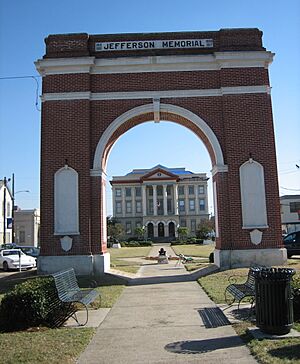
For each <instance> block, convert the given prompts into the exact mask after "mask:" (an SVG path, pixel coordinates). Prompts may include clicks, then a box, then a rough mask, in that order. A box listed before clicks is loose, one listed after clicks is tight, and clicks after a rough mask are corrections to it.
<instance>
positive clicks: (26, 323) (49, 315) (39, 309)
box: [0, 277, 69, 332]
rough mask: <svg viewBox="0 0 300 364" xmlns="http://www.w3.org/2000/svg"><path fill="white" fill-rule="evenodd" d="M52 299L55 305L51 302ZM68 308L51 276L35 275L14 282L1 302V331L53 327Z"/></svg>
mask: <svg viewBox="0 0 300 364" xmlns="http://www.w3.org/2000/svg"><path fill="white" fill-rule="evenodd" d="M54 302H55V305H53V303H54ZM68 310H69V308H68V307H67V306H66V305H64V304H63V303H60V301H59V300H58V296H57V291H56V288H55V283H54V279H53V278H52V277H36V278H33V279H29V280H27V281H26V282H23V283H20V284H17V285H16V286H15V287H14V289H13V290H12V291H10V292H8V293H6V294H5V295H4V297H3V299H2V301H1V304H0V331H2V332H7V331H17V330H25V329H27V328H30V327H37V326H48V327H52V326H54V323H55V321H56V319H57V318H58V317H61V316H62V314H63V312H66V311H68Z"/></svg>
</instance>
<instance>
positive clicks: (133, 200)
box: [131, 187, 136, 216]
mask: <svg viewBox="0 0 300 364" xmlns="http://www.w3.org/2000/svg"><path fill="white" fill-rule="evenodd" d="M131 213H132V216H135V214H136V197H135V187H132V188H131Z"/></svg>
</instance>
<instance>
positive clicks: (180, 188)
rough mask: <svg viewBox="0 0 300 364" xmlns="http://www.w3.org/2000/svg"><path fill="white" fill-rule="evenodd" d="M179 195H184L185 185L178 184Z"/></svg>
mask: <svg viewBox="0 0 300 364" xmlns="http://www.w3.org/2000/svg"><path fill="white" fill-rule="evenodd" d="M178 195H184V186H178Z"/></svg>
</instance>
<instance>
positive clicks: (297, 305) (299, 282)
mask: <svg viewBox="0 0 300 364" xmlns="http://www.w3.org/2000/svg"><path fill="white" fill-rule="evenodd" d="M292 290H293V296H294V301H293V306H294V320H295V321H300V273H296V274H295V275H294V276H293V279H292Z"/></svg>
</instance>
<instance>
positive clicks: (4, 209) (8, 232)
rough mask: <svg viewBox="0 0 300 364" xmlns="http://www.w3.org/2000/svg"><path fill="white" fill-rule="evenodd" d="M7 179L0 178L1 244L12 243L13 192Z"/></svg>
mask: <svg viewBox="0 0 300 364" xmlns="http://www.w3.org/2000/svg"><path fill="white" fill-rule="evenodd" d="M8 181H9V180H7V179H6V178H4V179H3V180H0V209H1V211H0V245H2V244H9V243H12V206H13V199H12V194H11V191H10V189H9V187H8V186H7V182H8Z"/></svg>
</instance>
